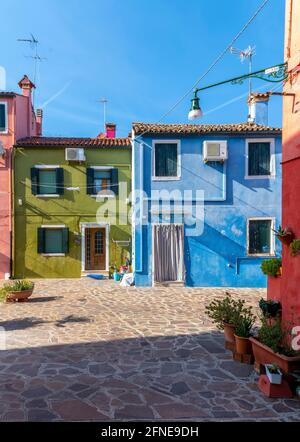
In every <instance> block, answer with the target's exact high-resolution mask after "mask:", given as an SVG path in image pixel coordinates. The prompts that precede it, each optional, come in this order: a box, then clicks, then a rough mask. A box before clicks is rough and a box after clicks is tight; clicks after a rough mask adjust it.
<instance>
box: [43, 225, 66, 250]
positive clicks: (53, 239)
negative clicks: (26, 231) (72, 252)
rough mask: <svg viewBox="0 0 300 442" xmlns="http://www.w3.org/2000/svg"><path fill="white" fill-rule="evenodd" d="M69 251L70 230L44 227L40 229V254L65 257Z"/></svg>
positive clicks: (63, 227)
mask: <svg viewBox="0 0 300 442" xmlns="http://www.w3.org/2000/svg"><path fill="white" fill-rule="evenodd" d="M68 251H69V229H68V228H67V227H65V226H43V227H39V228H38V253H42V254H44V255H50V256H53V255H58V256H60V255H65V254H66V253H68Z"/></svg>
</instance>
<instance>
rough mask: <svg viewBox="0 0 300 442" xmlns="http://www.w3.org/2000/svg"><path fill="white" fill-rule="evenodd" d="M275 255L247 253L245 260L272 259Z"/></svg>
mask: <svg viewBox="0 0 300 442" xmlns="http://www.w3.org/2000/svg"><path fill="white" fill-rule="evenodd" d="M274 257H276V254H275V253H248V254H247V258H274Z"/></svg>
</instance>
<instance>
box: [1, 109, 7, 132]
mask: <svg viewBox="0 0 300 442" xmlns="http://www.w3.org/2000/svg"><path fill="white" fill-rule="evenodd" d="M5 111H6V107H5V104H4V103H1V104H0V132H4V131H5V130H6V112H5Z"/></svg>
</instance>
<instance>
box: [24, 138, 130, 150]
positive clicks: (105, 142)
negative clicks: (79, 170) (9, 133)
mask: <svg viewBox="0 0 300 442" xmlns="http://www.w3.org/2000/svg"><path fill="white" fill-rule="evenodd" d="M16 146H17V147H99V148H108V147H115V148H119V147H124V148H126V147H127V148H128V147H130V139H129V138H66V137H28V138H22V139H20V140H18V141H17V143H16Z"/></svg>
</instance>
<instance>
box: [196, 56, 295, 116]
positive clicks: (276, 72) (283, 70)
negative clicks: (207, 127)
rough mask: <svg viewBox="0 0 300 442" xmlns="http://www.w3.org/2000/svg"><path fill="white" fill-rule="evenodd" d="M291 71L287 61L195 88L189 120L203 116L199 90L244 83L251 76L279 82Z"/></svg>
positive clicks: (270, 81)
mask: <svg viewBox="0 0 300 442" xmlns="http://www.w3.org/2000/svg"><path fill="white" fill-rule="evenodd" d="M288 75H289V72H288V70H287V63H281V64H278V65H275V66H271V67H269V68H265V69H261V70H259V71H256V72H250V73H249V74H246V75H242V76H240V77H235V78H230V79H229V80H224V81H220V82H219V83H214V84H210V85H208V86H204V87H201V88H196V89H194V97H193V98H192V100H191V102H192V105H191V110H190V111H189V114H188V119H189V120H196V119H197V118H201V117H202V116H203V113H202V110H201V107H200V104H199V100H200V99H199V97H198V96H197V94H198V92H200V91H204V90H206V89H211V88H213V87H216V86H221V85H223V84H228V83H231V84H242V83H243V82H244V81H245V80H246V79H250V78H258V79H260V80H263V81H267V82H269V83H279V82H282V81H286V80H287V78H288Z"/></svg>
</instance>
